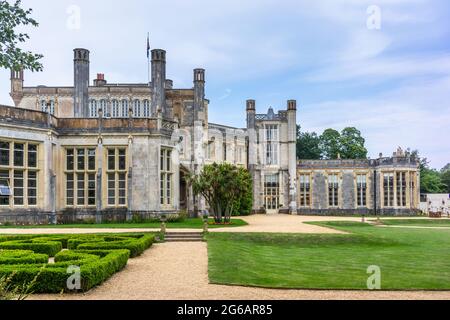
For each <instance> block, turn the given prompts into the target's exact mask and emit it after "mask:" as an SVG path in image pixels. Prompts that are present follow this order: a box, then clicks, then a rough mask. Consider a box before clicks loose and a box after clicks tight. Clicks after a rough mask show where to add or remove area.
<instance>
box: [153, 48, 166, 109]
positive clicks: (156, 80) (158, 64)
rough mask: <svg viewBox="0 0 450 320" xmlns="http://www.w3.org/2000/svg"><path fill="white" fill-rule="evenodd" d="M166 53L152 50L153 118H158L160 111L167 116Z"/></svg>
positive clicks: (160, 50)
mask: <svg viewBox="0 0 450 320" xmlns="http://www.w3.org/2000/svg"><path fill="white" fill-rule="evenodd" d="M165 86H166V51H164V50H162V49H154V50H152V89H153V97H152V116H156V114H157V112H158V110H160V111H161V112H162V114H166V91H165Z"/></svg>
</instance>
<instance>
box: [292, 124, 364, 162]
mask: <svg viewBox="0 0 450 320" xmlns="http://www.w3.org/2000/svg"><path fill="white" fill-rule="evenodd" d="M365 142H366V141H365V139H364V138H363V137H362V135H361V132H360V131H359V130H358V129H356V128H354V127H348V128H345V129H344V130H342V132H339V131H337V130H335V129H327V130H325V131H324V132H323V133H322V135H320V136H318V135H317V133H315V132H301V129H300V127H298V129H297V158H299V159H304V160H316V159H338V157H341V159H365V158H367V149H366V147H365Z"/></svg>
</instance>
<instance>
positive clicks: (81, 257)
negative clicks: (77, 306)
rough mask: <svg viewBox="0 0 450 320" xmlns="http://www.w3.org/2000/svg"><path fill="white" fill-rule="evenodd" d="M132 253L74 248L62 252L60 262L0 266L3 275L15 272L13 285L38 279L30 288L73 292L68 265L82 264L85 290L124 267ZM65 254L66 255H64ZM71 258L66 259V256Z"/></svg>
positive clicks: (82, 278) (41, 290)
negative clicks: (78, 249) (76, 249)
mask: <svg viewBox="0 0 450 320" xmlns="http://www.w3.org/2000/svg"><path fill="white" fill-rule="evenodd" d="M129 255H130V252H129V251H128V250H126V249H124V250H102V251H89V252H87V251H80V252H78V251H75V252H67V253H64V255H60V256H59V259H62V261H61V262H58V263H55V264H44V265H39V264H35V265H24V264H22V265H0V276H9V275H12V280H11V281H12V284H13V285H22V284H23V283H30V282H31V281H33V279H35V278H36V282H35V284H34V285H33V287H32V289H31V291H32V292H34V293H60V292H63V291H64V292H72V291H69V290H68V288H67V279H68V278H69V277H70V276H71V275H70V274H68V273H67V268H68V267H69V266H72V265H73V266H78V267H80V276H81V288H80V290H79V291H81V292H86V291H88V290H90V289H91V288H93V287H94V286H97V285H99V284H101V283H102V282H104V281H105V280H107V279H108V278H109V277H111V276H112V275H113V274H114V273H116V272H118V271H120V270H122V269H123V268H124V267H125V266H126V264H127V261H128V258H129ZM62 256H64V258H62ZM69 257H70V258H72V259H69V260H65V258H69Z"/></svg>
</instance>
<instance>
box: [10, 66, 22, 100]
mask: <svg viewBox="0 0 450 320" xmlns="http://www.w3.org/2000/svg"><path fill="white" fill-rule="evenodd" d="M10 80H11V93H10V96H11V98H12V99H13V101H14V105H15V106H16V107H17V106H18V104H19V103H20V100H22V98H23V70H20V71H15V70H11V79H10Z"/></svg>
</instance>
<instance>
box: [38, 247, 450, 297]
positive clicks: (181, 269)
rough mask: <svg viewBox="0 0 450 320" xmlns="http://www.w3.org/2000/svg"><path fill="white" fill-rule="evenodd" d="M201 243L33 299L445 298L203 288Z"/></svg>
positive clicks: (158, 250)
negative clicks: (81, 288)
mask: <svg viewBox="0 0 450 320" xmlns="http://www.w3.org/2000/svg"><path fill="white" fill-rule="evenodd" d="M207 271H208V259H207V248H206V243H202V242H193V243H163V244H156V245H154V246H153V247H152V248H151V249H149V250H147V251H146V252H145V253H144V254H143V255H142V256H141V257H138V258H135V259H130V260H129V262H128V265H127V266H126V268H125V269H124V270H123V271H122V272H119V273H117V274H115V275H114V276H113V277H112V278H111V279H110V280H108V281H107V282H106V283H104V284H103V285H101V286H100V287H98V288H95V289H93V290H91V291H89V292H88V293H86V294H78V295H75V294H73V295H68V294H66V295H35V296H33V299H48V300H55V299H69V300H119V299H120V300H122V299H125V300H206V299H213V300H214V299H221V300H241V299H242V300H257V299H267V300H275V299H276V300H278V299H295V300H297V299H338V300H340V299H343V300H352V299H370V300H373V299H449V300H450V291H449V292H438V291H433V292H428V291H427V292H421V291H414V292H399V291H393V292H384V291H378V292H373V291H371V292H369V291H328V290H274V289H262V288H247V287H238V286H223V285H212V284H209V283H208V275H207Z"/></svg>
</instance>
